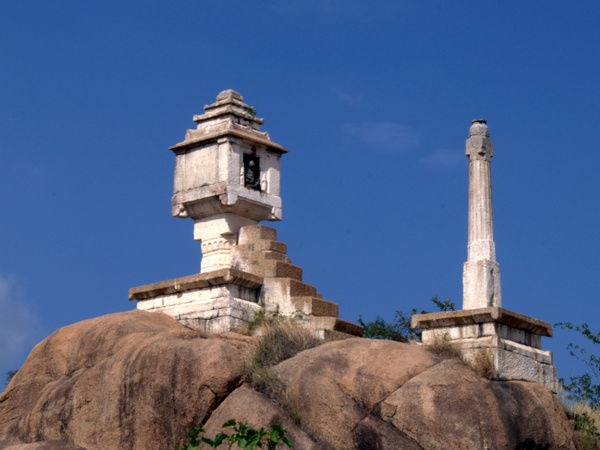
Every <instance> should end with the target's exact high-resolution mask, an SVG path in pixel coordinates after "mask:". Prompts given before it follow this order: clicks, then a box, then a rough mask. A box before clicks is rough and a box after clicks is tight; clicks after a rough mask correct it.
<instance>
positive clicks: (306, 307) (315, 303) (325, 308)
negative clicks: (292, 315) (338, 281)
mask: <svg viewBox="0 0 600 450" xmlns="http://www.w3.org/2000/svg"><path fill="white" fill-rule="evenodd" d="M292 303H293V304H294V306H295V307H296V309H297V310H299V311H302V312H303V313H304V314H311V315H313V316H333V317H337V315H338V305H337V303H334V302H330V301H327V300H323V299H322V298H318V297H315V296H306V295H303V296H298V297H292Z"/></svg>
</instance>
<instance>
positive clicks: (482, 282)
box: [463, 119, 501, 309]
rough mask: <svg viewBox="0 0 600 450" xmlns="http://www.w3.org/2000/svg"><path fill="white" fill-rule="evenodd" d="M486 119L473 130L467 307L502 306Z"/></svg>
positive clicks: (465, 289)
mask: <svg viewBox="0 0 600 450" xmlns="http://www.w3.org/2000/svg"><path fill="white" fill-rule="evenodd" d="M489 136H490V134H489V129H488V127H487V125H486V121H485V120H483V119H476V120H474V121H473V123H472V125H471V128H470V129H469V138H468V139H467V142H466V155H467V156H468V157H469V232H468V244H467V261H466V262H465V263H464V266H463V309H475V308H485V307H489V306H501V295H500V266H499V264H498V263H497V262H496V248H495V244H494V225H493V213H492V178H491V167H490V163H491V158H492V156H493V155H494V149H493V144H492V141H491V140H490V137H489Z"/></svg>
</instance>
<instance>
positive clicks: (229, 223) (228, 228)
mask: <svg viewBox="0 0 600 450" xmlns="http://www.w3.org/2000/svg"><path fill="white" fill-rule="evenodd" d="M204 110H205V111H206V112H205V113H204V114H202V115H197V116H194V122H196V123H197V124H198V126H197V128H196V129H195V130H187V132H186V134H185V140H184V141H183V142H181V143H179V144H177V145H174V146H173V147H171V150H172V151H173V152H174V153H175V182H174V187H173V198H172V214H173V216H174V217H182V218H191V219H194V239H195V240H196V241H200V242H201V243H202V244H201V245H202V267H201V272H210V271H212V270H218V269H223V268H228V267H232V266H233V261H232V248H233V246H234V245H235V244H236V243H237V238H238V233H239V230H240V228H241V227H242V226H246V225H256V224H257V223H258V222H259V221H261V220H281V197H280V196H279V172H280V171H279V161H280V159H281V155H283V154H285V153H287V150H286V149H284V148H283V147H281V146H280V145H278V144H276V143H275V142H273V141H271V139H270V138H269V134H268V133H267V132H264V131H260V125H261V124H262V123H263V122H264V119H259V118H258V117H256V116H255V114H256V112H255V109H254V107H251V106H249V105H247V104H245V103H244V99H243V97H242V96H241V95H240V94H239V93H237V92H235V91H233V90H231V89H229V90H226V91H223V92H221V93H220V94H219V95H217V99H216V101H215V103H213V104H212V105H206V106H205V107H204Z"/></svg>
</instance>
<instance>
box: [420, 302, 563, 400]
mask: <svg viewBox="0 0 600 450" xmlns="http://www.w3.org/2000/svg"><path fill="white" fill-rule="evenodd" d="M411 325H412V327H413V328H421V329H422V330H423V335H422V341H423V344H425V345H427V344H431V343H433V342H435V341H436V340H437V339H440V338H443V339H447V340H448V341H449V342H450V343H451V344H452V345H456V346H457V347H458V348H459V349H460V352H461V354H462V356H463V358H464V359H465V361H467V362H470V363H472V364H473V363H475V360H476V359H477V358H479V357H480V356H481V354H483V355H484V356H485V357H487V358H489V360H490V362H491V363H492V372H493V374H492V377H493V379H496V380H507V381H508V380H523V381H532V382H536V383H540V384H542V385H543V386H545V387H547V388H548V389H550V390H551V391H552V392H554V393H556V392H557V389H558V384H557V379H556V368H555V367H554V365H553V357H552V352H550V351H544V350H542V349H541V336H552V327H551V325H550V324H548V323H546V322H543V321H541V320H538V319H534V318H532V317H528V316H525V315H522V314H518V313H515V312H513V311H509V310H506V309H503V308H498V307H492V308H479V309H472V310H460V311H447V312H440V313H431V314H417V315H414V316H413V317H412V323H411Z"/></svg>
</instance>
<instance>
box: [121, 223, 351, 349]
mask: <svg viewBox="0 0 600 450" xmlns="http://www.w3.org/2000/svg"><path fill="white" fill-rule="evenodd" d="M228 251H229V252H230V255H231V258H230V259H231V261H232V266H233V267H229V268H223V269H218V270H212V271H208V272H205V273H199V274H195V275H190V276H187V277H182V278H175V279H172V280H167V281H162V282H159V283H153V284H148V285H144V286H139V287H135V288H131V289H130V290H129V299H130V300H137V302H138V303H137V308H138V309H142V310H146V311H160V312H163V313H165V314H168V315H169V316H171V317H173V318H174V319H176V320H178V321H179V322H181V323H182V324H184V325H186V326H188V327H190V328H193V329H199V330H204V331H208V332H213V333H222V332H226V331H232V330H236V329H239V328H241V327H243V326H244V325H246V324H248V323H249V322H251V321H252V320H253V319H254V317H255V315H256V313H257V312H259V311H261V310H262V311H265V312H270V313H278V314H281V315H285V316H294V317H297V318H299V319H301V320H302V321H303V322H304V323H305V324H306V325H307V326H308V327H310V328H311V329H312V330H313V331H314V332H315V334H316V335H317V336H319V337H321V338H324V337H325V336H327V335H329V334H332V333H334V334H335V333H343V334H347V335H352V336H362V334H363V327H362V326H360V325H357V324H354V323H352V322H348V321H345V320H341V319H339V318H338V305H337V304H336V303H333V302H330V301H327V300H324V299H323V298H322V296H321V295H320V294H319V293H318V292H317V289H316V288H315V287H314V286H311V285H310V284H307V283H304V282H303V281H302V268H301V267H298V266H295V265H293V264H292V263H291V260H290V259H289V258H288V257H287V256H286V245H285V244H284V243H282V242H278V241H276V230H275V229H273V228H270V227H266V226H264V225H247V226H243V227H241V228H240V230H239V234H238V236H237V243H236V244H233V245H232V246H231V247H230V248H229V250H228Z"/></svg>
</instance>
